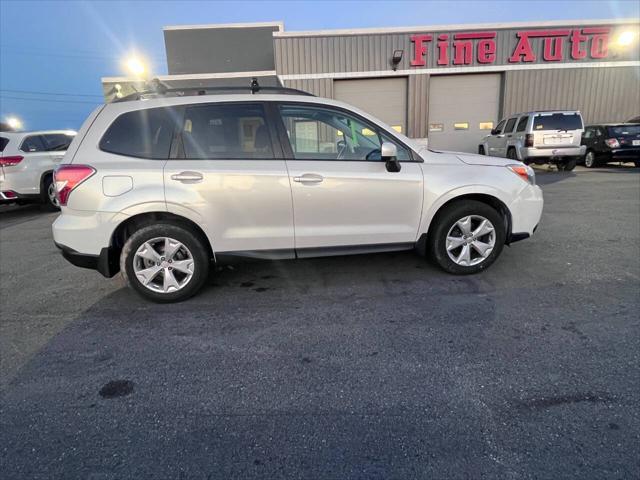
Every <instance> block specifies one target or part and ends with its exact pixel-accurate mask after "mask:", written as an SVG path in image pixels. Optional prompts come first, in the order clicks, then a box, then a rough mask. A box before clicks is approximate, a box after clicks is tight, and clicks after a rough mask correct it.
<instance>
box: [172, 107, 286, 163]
mask: <svg viewBox="0 0 640 480" xmlns="http://www.w3.org/2000/svg"><path fill="white" fill-rule="evenodd" d="M181 137H182V145H183V147H184V156H185V158H190V159H230V160H233V159H248V160H250V159H273V158H275V157H274V154H273V147H272V145H271V135H270V133H269V128H268V126H267V122H266V119H265V113H264V108H263V107H262V105H254V104H219V105H201V106H195V107H189V108H187V109H186V111H185V116H184V122H183V125H182V133H181Z"/></svg>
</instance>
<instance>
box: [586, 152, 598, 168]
mask: <svg viewBox="0 0 640 480" xmlns="http://www.w3.org/2000/svg"><path fill="white" fill-rule="evenodd" d="M584 166H585V167H587V168H595V167H597V166H598V162H597V161H596V154H595V153H594V152H593V151H591V150H589V151H588V152H587V154H586V155H585V156H584Z"/></svg>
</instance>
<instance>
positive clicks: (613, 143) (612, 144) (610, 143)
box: [604, 138, 620, 148]
mask: <svg viewBox="0 0 640 480" xmlns="http://www.w3.org/2000/svg"><path fill="white" fill-rule="evenodd" d="M604 143H606V144H607V147H609V148H620V142H618V139H617V138H607V139H606V140H605V141H604Z"/></svg>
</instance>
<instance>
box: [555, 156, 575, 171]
mask: <svg viewBox="0 0 640 480" xmlns="http://www.w3.org/2000/svg"><path fill="white" fill-rule="evenodd" d="M576 163H578V162H577V161H576V159H575V158H571V159H569V160H567V161H566V162H558V163H557V166H558V170H560V171H561V172H570V171H571V170H573V169H574V168H576Z"/></svg>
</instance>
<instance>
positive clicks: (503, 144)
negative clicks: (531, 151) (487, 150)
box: [497, 117, 518, 157]
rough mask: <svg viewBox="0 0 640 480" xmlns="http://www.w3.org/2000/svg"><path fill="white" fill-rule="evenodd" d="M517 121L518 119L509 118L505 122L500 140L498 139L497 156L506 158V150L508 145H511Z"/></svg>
mask: <svg viewBox="0 0 640 480" xmlns="http://www.w3.org/2000/svg"><path fill="white" fill-rule="evenodd" d="M517 121H518V117H511V118H510V119H509V120H507V123H506V124H505V126H504V131H503V132H502V138H501V139H500V142H498V147H497V150H498V156H500V157H506V156H507V149H508V147H509V145H511V144H512V143H513V142H512V140H513V131H514V130H515V128H516V122H517Z"/></svg>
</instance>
